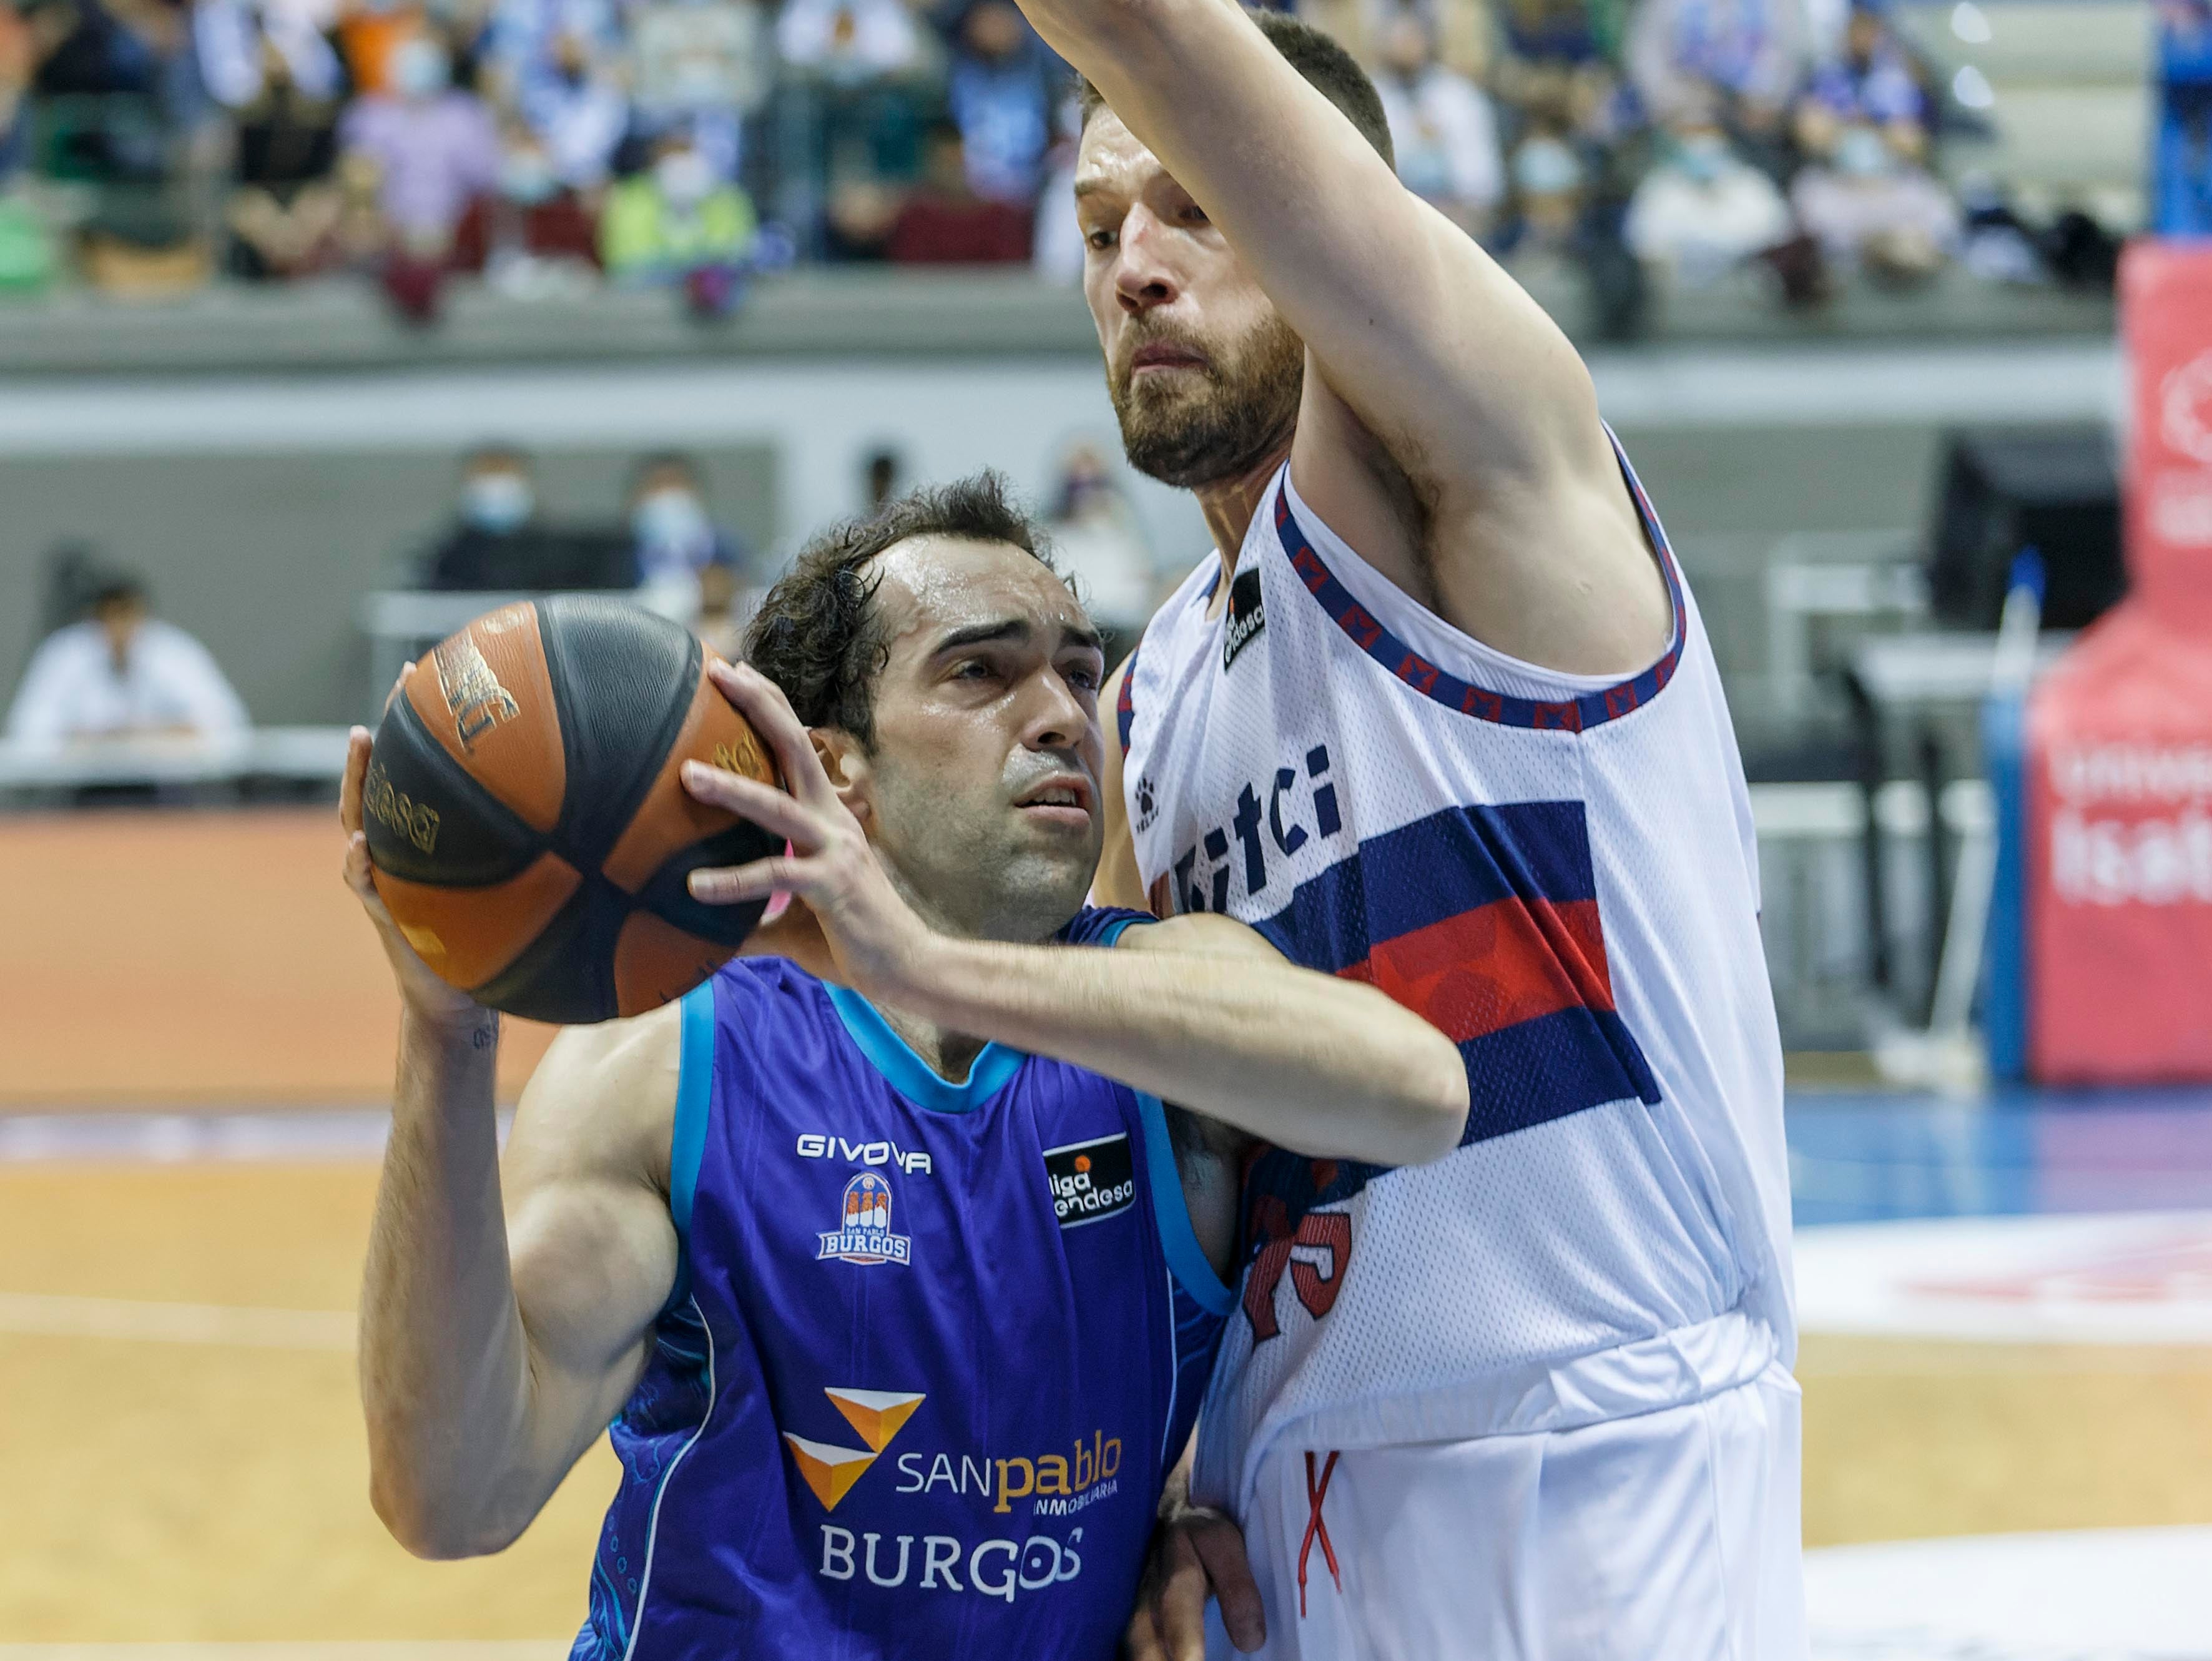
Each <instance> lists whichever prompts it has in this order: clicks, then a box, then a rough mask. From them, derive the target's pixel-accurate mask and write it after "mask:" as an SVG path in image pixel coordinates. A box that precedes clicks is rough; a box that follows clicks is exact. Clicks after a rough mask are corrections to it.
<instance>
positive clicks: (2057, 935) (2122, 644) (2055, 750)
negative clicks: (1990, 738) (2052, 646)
mask: <svg viewBox="0 0 2212 1661" xmlns="http://www.w3.org/2000/svg"><path fill="white" fill-rule="evenodd" d="M2027 792H2028V800H2027V822H2028V849H2027V852H2028V858H2027V885H2028V939H2029V942H2030V945H2029V964H2030V968H2029V977H2028V980H2029V990H2028V1034H2029V1037H2028V1065H2029V1071H2030V1072H2031V1073H2032V1074H2033V1076H2034V1077H2035V1078H2037V1079H2039V1080H2043V1081H2045V1082H2049V1083H2073V1084H2099V1083H2114V1084H2117V1083H2127V1082H2145V1081H2150V1080H2212V640H2208V639H2207V638H2206V637H2204V636H2199V635H2197V634H2195V633H2193V632H2191V631H2188V630H2177V629H2173V628H2171V627H2169V626H2167V625H2166V624H2164V623H2163V622H2162V621H2160V619H2158V618H2156V617H2155V616H2154V614H2153V613H2152V612H2151V611H2149V610H2148V607H2146V606H2144V605H2142V604H2141V603H2140V602H2139V601H2133V600H2131V601H2130V602H2128V603H2127V604H2125V605H2122V606H2120V607H2119V608H2118V609H2117V610H2115V611H2112V612H2111V613H2110V614H2108V615H2107V616H2106V618H2104V620H2103V621H2101V622H2100V623H2099V624H2097V625H2096V626H2095V627H2094V628H2093V629H2092V630H2090V631H2089V633H2088V634H2087V636H2085V637H2084V638H2083V640H2082V641H2081V643H2080V644H2079V645H2078V646H2077V647H2075V649H2074V650H2073V651H2072V652H2071V653H2069V654H2068V655H2067V657H2066V659H2065V660H2064V661H2063V663H2062V664H2060V665H2059V666H2057V668H2056V669H2054V670H2053V671H2052V672H2051V674H2050V675H2048V676H2047V677H2046V678H2045V679H2044V681H2043V682H2042V683H2041V684H2039V686H2038V687H2037V688H2036V691H2035V695H2034V697H2033V701H2032V703H2031V704H2030V706H2029V711H2028V730H2027Z"/></svg>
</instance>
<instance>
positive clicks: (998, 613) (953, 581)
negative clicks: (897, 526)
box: [876, 536, 1091, 652]
mask: <svg viewBox="0 0 2212 1661" xmlns="http://www.w3.org/2000/svg"><path fill="white" fill-rule="evenodd" d="M876 569H877V570H878V573H879V574H880V575H881V576H882V579H883V581H882V584H881V586H880V587H878V589H877V590H876V605H877V607H878V615H879V616H880V617H881V618H882V619H883V622H884V626H885V628H886V629H887V630H888V631H889V632H890V637H891V639H892V640H893V641H894V642H899V643H901V644H902V645H908V646H912V647H915V648H919V649H920V650H921V651H925V652H927V651H930V650H933V648H935V646H936V643H937V641H938V639H939V637H940V636H943V635H945V634H946V633H948V632H949V631H951V630H956V629H969V628H975V627H978V626H980V625H983V624H1003V623H1010V622H1020V623H1026V624H1029V625H1030V628H1032V629H1034V630H1037V631H1038V632H1039V633H1040V634H1044V633H1052V634H1057V633H1059V632H1060V631H1061V630H1069V629H1074V630H1088V629H1089V628H1090V626H1091V624H1090V619H1089V618H1086V617H1085V615H1084V611H1083V608H1082V607H1081V606H1080V605H1077V604H1076V601H1075V597H1074V596H1073V594H1071V593H1068V591H1067V585H1066V583H1064V582H1062V581H1060V579H1059V578H1058V577H1057V576H1054V575H1053V574H1052V572H1051V571H1050V570H1049V569H1047V568H1046V566H1045V564H1044V562H1043V561H1042V560H1040V559H1038V558H1037V557H1036V556H1034V555H1032V554H1030V553H1026V552H1024V551H1023V550H1021V549H1019V548H1017V547H1015V546H1014V545H1012V544H1011V543H1005V542H975V541H970V540H969V539H967V538H961V537H940V536H920V537H909V538H907V539H906V540H905V541H904V542H902V543H898V544H896V545H893V546H892V547H890V548H888V549H886V550H884V552H883V554H882V555H881V556H880V557H878V559H877V561H876Z"/></svg>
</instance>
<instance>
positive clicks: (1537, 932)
mask: <svg viewBox="0 0 2212 1661" xmlns="http://www.w3.org/2000/svg"><path fill="white" fill-rule="evenodd" d="M1340 973H1342V974H1343V975H1344V976H1345V977H1346V978H1347V979H1350V980H1356V981H1365V982H1366V983H1368V984H1370V986H1374V987H1377V988H1379V989H1382V990H1383V991H1384V992H1387V993H1388V994H1389V995H1390V996H1391V997H1392V998H1394V999H1395V1000H1396V1001H1398V1002H1400V1003H1401V1004H1403V1005H1405V1006H1406V1007H1407V1008H1408V1009H1410V1010H1413V1012H1414V1013H1416V1014H1418V1015H1420V1016H1421V1017H1423V1018H1424V1019H1426V1020H1427V1021H1428V1022H1429V1023H1430V1024H1431V1025H1434V1026H1436V1027H1437V1028H1438V1029H1439V1030H1441V1031H1443V1035H1444V1036H1445V1037H1448V1038H1449V1039H1450V1040H1451V1041H1452V1042H1453V1043H1466V1042H1467V1041H1468V1039H1469V1038H1479V1037H1483V1036H1484V1035H1485V1034H1486V1033H1491V1032H1496V1031H1499V1030H1500V1029H1502V1028H1504V1027H1508V1026H1517V1025H1519V1024H1520V1023H1522V1021H1528V1020H1534V1019H1536V1018H1537V1017H1539V1016H1541V1015H1551V1014H1556V1013H1558V1012H1559V1011H1560V1010H1562V1009H1574V1008H1584V1009H1595V1010H1605V1011H1610V1010H1611V1009H1612V1008H1613V977H1612V974H1611V971H1610V970H1608V968H1607V964H1606V958H1605V934H1604V931H1603V928H1602V926H1601V923H1600V922H1599V921H1598V915H1597V902H1596V901H1595V900H1570V901H1567V902H1565V903H1564V904H1554V903H1553V902H1552V901H1550V900H1541V899H1539V900H1530V899H1522V898H1520V897H1517V896H1516V897H1513V898H1510V899H1503V900H1498V901H1496V902H1494V903H1492V904H1489V905H1482V906H1477V907H1476V908H1475V909H1474V910H1472V911H1462V912H1461V913H1460V914H1459V915H1458V916H1455V917H1446V918H1444V919H1443V921H1442V922H1432V923H1431V924H1429V925H1428V927H1426V928H1417V929H1415V930H1414V931H1413V933H1412V934H1401V935H1399V936H1398V937H1397V938H1396V939H1395V940H1380V941H1377V942H1376V944H1375V945H1374V946H1371V947H1370V948H1369V950H1368V954H1367V956H1366V958H1364V959H1363V960H1362V961H1361V962H1358V963H1356V964H1352V965H1351V966H1350V967H1349V968H1346V969H1345V970H1341V971H1340Z"/></svg>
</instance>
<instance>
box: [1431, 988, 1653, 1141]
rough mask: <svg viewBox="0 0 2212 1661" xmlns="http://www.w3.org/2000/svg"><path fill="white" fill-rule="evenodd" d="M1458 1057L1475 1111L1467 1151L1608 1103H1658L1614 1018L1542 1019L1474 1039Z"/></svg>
mask: <svg viewBox="0 0 2212 1661" xmlns="http://www.w3.org/2000/svg"><path fill="white" fill-rule="evenodd" d="M1459 1053H1460V1059H1461V1060H1462V1061H1463V1062H1466V1063H1467V1079H1468V1098H1469V1103H1470V1105H1469V1107H1468V1116H1467V1129H1466V1130H1465V1131H1464V1132H1463V1133H1462V1135H1461V1136H1460V1142H1461V1145H1462V1147H1464V1146H1465V1145H1466V1144H1468V1143H1469V1142H1480V1141H1489V1140H1490V1139H1491V1138H1492V1137H1494V1136H1510V1135H1512V1134H1513V1133H1514V1132H1515V1131H1516V1130H1526V1129H1528V1127H1529V1126H1531V1125H1538V1124H1545V1123H1549V1122H1550V1121H1552V1120H1553V1119H1564V1118H1565V1117H1566V1116H1568V1115H1569V1114H1571V1113H1579V1112H1581V1111H1583V1109H1585V1108H1591V1107H1602V1106H1604V1105H1605V1104H1607V1103H1608V1102H1625V1101H1627V1100H1630V1099H1632V1098H1638V1099H1641V1100H1643V1101H1646V1102H1656V1101H1657V1100H1658V1099H1659V1086H1658V1083H1657V1081H1656V1080H1654V1079H1653V1078H1652V1076H1651V1069H1650V1067H1648V1066H1647V1065H1645V1063H1644V1056H1643V1053H1642V1052H1641V1051H1640V1050H1638V1048H1637V1047H1636V1041H1635V1040H1634V1039H1633V1038H1632V1037H1629V1035H1628V1028H1627V1027H1626V1025H1624V1024H1623V1023H1622V1021H1621V1019H1620V1016H1618V1015H1616V1014H1614V1013H1612V1012H1611V1011H1610V1010H1601V1009H1562V1010H1559V1011H1558V1012H1557V1013H1553V1014H1550V1015H1539V1016H1538V1017H1537V1018H1536V1019H1534V1020H1529V1021H1522V1022H1519V1023H1518V1024H1516V1025H1512V1026H1506V1027H1500V1028H1499V1029H1498V1031H1495V1032H1486V1033H1484V1034H1483V1035H1482V1037H1479V1038H1469V1039H1468V1041H1467V1042H1466V1043H1462V1045H1460V1047H1459Z"/></svg>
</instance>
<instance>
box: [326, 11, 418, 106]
mask: <svg viewBox="0 0 2212 1661" xmlns="http://www.w3.org/2000/svg"><path fill="white" fill-rule="evenodd" d="M340 10H341V13H342V15H341V16H340V18H339V21H338V26H337V44H338V51H339V52H340V54H341V55H342V56H343V58H344V59H345V66H346V76H347V78H348V79H349V80H350V81H351V82H353V89H354V91H355V92H356V93H358V94H361V95H362V96H363V97H366V96H368V95H369V94H373V93H388V92H392V91H394V90H396V88H395V87H394V85H393V79H392V69H393V61H394V58H396V56H397V54H398V51H399V48H400V46H402V45H403V44H404V43H405V42H406V41H408V40H411V39H413V38H414V37H415V36H416V35H417V34H420V33H422V31H423V30H424V29H425V28H427V27H430V20H429V17H428V14H427V13H426V12H425V11H424V10H423V8H422V3H421V0H353V3H351V4H350V5H346V4H343V3H341V7H340Z"/></svg>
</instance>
